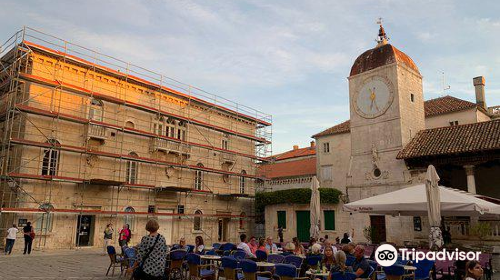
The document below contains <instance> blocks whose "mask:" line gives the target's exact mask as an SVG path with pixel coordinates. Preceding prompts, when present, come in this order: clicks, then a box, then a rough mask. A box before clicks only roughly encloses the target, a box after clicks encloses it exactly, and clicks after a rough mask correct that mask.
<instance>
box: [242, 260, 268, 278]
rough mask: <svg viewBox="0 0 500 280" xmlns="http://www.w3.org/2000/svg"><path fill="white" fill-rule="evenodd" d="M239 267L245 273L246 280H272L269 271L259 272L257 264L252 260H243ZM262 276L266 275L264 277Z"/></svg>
mask: <svg viewBox="0 0 500 280" xmlns="http://www.w3.org/2000/svg"><path fill="white" fill-rule="evenodd" d="M239 266H240V267H241V270H242V271H243V275H244V277H245V280H271V279H272V277H273V275H272V273H271V272H269V271H259V272H258V271H257V264H256V263H255V262H254V261H252V260H241V261H240V264H239ZM262 275H266V276H267V277H265V276H262Z"/></svg>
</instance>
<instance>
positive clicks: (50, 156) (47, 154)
mask: <svg viewBox="0 0 500 280" xmlns="http://www.w3.org/2000/svg"><path fill="white" fill-rule="evenodd" d="M46 143H48V144H50V146H51V147H50V148H48V149H45V150H43V161H42V175H50V176H55V175H57V170H58V168H59V151H58V150H56V149H54V147H57V146H60V144H59V142H58V141H57V140H55V139H49V140H48V141H47V142H46Z"/></svg>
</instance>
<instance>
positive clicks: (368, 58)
mask: <svg viewBox="0 0 500 280" xmlns="http://www.w3.org/2000/svg"><path fill="white" fill-rule="evenodd" d="M394 62H399V63H402V64H404V65H406V66H408V67H409V68H411V69H413V70H415V71H416V72H417V73H420V72H419V71H418V67H417V65H415V63H414V62H413V60H412V59H411V58H410V57H409V56H408V55H406V54H405V53H404V52H402V51H400V50H398V49H397V48H396V47H394V46H392V45H391V44H386V45H383V46H381V47H376V48H373V49H370V50H367V51H366V52H364V53H362V54H361V55H360V56H358V58H356V60H355V61H354V64H353V65H352V68H351V73H350V76H354V75H357V74H360V73H363V72H366V71H369V70H372V69H375V68H377V67H380V66H384V65H388V64H392V63H394Z"/></svg>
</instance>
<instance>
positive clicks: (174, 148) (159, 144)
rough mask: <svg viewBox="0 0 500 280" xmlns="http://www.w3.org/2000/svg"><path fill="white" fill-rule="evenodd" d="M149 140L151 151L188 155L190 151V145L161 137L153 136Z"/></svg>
mask: <svg viewBox="0 0 500 280" xmlns="http://www.w3.org/2000/svg"><path fill="white" fill-rule="evenodd" d="M151 140H152V141H151V150H152V151H164V152H167V153H173V154H182V155H189V154H190V153H191V147H190V146H188V145H186V144H182V143H177V142H173V141H169V140H167V139H161V138H153V139H151Z"/></svg>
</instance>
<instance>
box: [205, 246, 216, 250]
mask: <svg viewBox="0 0 500 280" xmlns="http://www.w3.org/2000/svg"><path fill="white" fill-rule="evenodd" d="M213 249H214V247H212V246H205V249H204V250H205V251H212V250H213Z"/></svg>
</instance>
